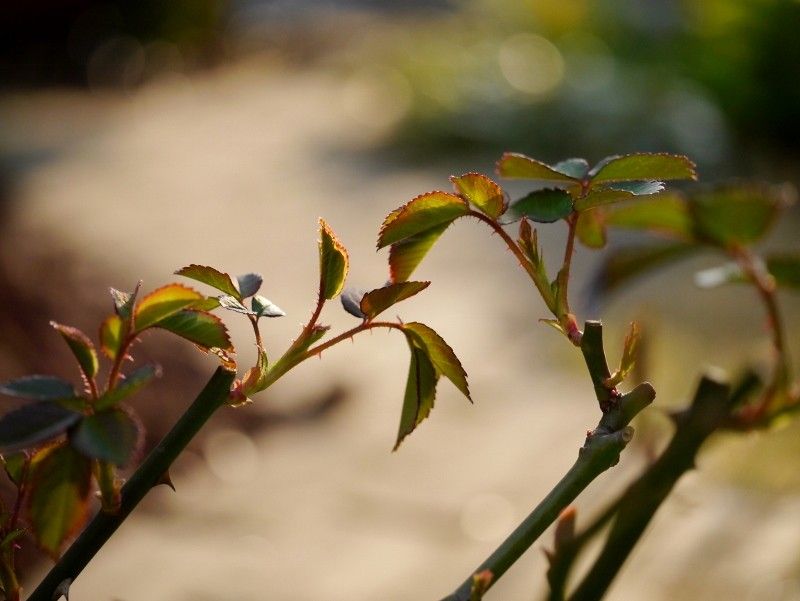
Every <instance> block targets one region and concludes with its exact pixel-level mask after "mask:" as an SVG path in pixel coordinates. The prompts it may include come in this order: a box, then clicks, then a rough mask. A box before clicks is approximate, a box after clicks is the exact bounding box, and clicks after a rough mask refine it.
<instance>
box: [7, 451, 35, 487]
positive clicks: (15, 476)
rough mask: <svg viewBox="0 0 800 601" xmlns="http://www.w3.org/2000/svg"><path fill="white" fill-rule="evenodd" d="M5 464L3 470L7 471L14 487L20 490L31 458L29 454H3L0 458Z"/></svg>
mask: <svg viewBox="0 0 800 601" xmlns="http://www.w3.org/2000/svg"><path fill="white" fill-rule="evenodd" d="M0 459H2V462H3V468H5V470H6V474H8V477H9V478H10V479H11V482H13V483H14V486H16V487H17V488H19V486H20V484H22V480H23V479H24V478H25V469H26V466H27V465H28V462H29V456H28V454H27V453H25V452H22V453H8V454H3V455H2V457H0Z"/></svg>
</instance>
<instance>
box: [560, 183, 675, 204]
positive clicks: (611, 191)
mask: <svg viewBox="0 0 800 601" xmlns="http://www.w3.org/2000/svg"><path fill="white" fill-rule="evenodd" d="M663 189H664V184H662V183H661V182H655V181H647V182H627V183H622V184H613V185H611V186H608V187H602V188H599V187H598V188H592V189H591V190H590V191H589V193H588V194H587V195H586V196H583V197H581V198H578V199H577V200H576V201H575V210H576V211H586V210H587V209H591V208H594V207H601V206H605V205H610V204H614V203H618V202H622V201H625V200H631V199H633V198H635V197H637V196H644V195H650V194H655V193H657V192H661V190H663Z"/></svg>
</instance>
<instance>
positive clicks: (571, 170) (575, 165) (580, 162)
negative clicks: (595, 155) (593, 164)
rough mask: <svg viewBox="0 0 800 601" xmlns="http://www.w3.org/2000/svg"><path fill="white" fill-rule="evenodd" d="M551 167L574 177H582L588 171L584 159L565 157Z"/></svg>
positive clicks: (587, 165)
mask: <svg viewBox="0 0 800 601" xmlns="http://www.w3.org/2000/svg"><path fill="white" fill-rule="evenodd" d="M553 169H555V170H556V171H558V172H560V173H563V174H564V175H569V176H570V177H574V178H575V179H583V178H584V177H586V175H587V174H588V173H589V163H587V162H586V159H566V160H563V161H560V162H558V163H556V164H555V165H553Z"/></svg>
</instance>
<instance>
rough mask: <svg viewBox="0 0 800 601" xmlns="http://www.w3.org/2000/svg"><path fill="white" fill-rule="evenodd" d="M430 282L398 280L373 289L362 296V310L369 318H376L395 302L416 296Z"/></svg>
mask: <svg viewBox="0 0 800 601" xmlns="http://www.w3.org/2000/svg"><path fill="white" fill-rule="evenodd" d="M430 284H431V283H430V282H398V283H396V284H389V285H387V286H384V287H383V288H377V289H375V290H371V291H369V292H367V293H366V294H365V295H364V296H363V297H362V298H361V303H360V308H361V311H362V312H363V314H364V315H365V316H366V317H367V318H368V319H374V318H375V317H376V316H377V315H378V314H380V313H382V312H383V311H385V310H386V309H388V308H389V307H391V306H392V305H394V304H395V303H399V302H400V301H401V300H405V299H407V298H408V297H410V296H414V295H415V294H417V293H418V292H421V291H423V290H425V288H427V287H428V286H430Z"/></svg>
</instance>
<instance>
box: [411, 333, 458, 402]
mask: <svg viewBox="0 0 800 601" xmlns="http://www.w3.org/2000/svg"><path fill="white" fill-rule="evenodd" d="M403 332H404V333H405V334H406V336H407V337H408V338H409V339H410V340H411V341H413V343H414V344H416V345H417V346H418V347H420V348H422V349H424V350H425V352H426V354H427V355H428V357H430V360H431V362H432V363H433V365H434V366H435V368H436V372H437V373H439V374H441V375H443V376H445V377H446V378H447V379H448V380H450V381H451V382H452V383H453V384H454V385H455V387H456V388H458V389H459V390H460V391H461V392H462V393H463V394H464V396H465V397H467V398H468V399H469V400H470V401H471V400H472V399H471V398H470V396H469V385H468V384H467V373H466V372H465V371H464V368H463V367H462V366H461V361H459V360H458V357H456V354H455V353H454V352H453V349H452V348H450V345H448V344H447V343H446V342H445V341H444V339H443V338H442V337H441V336H439V334H437V333H436V332H435V331H434V330H433V329H431V328H430V327H428V326H426V325H425V324H424V323H419V322H411V323H406V324H403Z"/></svg>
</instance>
